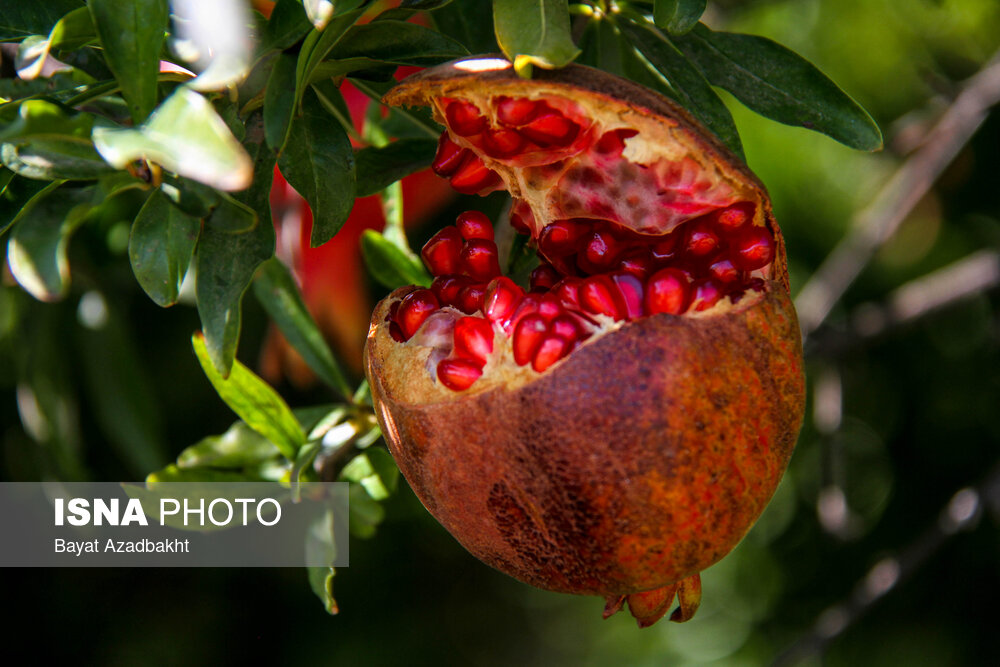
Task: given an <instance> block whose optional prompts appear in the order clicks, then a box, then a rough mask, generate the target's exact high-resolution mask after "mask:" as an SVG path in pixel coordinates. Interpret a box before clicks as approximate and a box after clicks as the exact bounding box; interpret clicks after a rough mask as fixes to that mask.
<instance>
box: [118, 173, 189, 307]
mask: <svg viewBox="0 0 1000 667" xmlns="http://www.w3.org/2000/svg"><path fill="white" fill-rule="evenodd" d="M200 232H201V223H200V222H199V221H198V219H197V218H195V217H192V216H190V215H187V214H185V213H184V212H183V211H181V210H180V209H179V208H177V207H176V206H174V205H173V204H171V203H170V200H169V199H167V197H166V195H164V194H163V193H162V192H160V191H159V190H157V191H154V192H153V193H152V194H151V195H150V196H149V199H147V200H146V203H145V204H144V205H143V207H142V209H140V210H139V214H138V215H137V216H136V218H135V222H134V223H133V224H132V232H131V234H130V235H129V240H128V256H129V261H130V262H131V263H132V272H133V273H134V274H135V277H136V280H138V281H139V285H140V286H141V287H142V289H143V291H145V292H146V294H148V295H149V298H150V299H152V300H153V302H154V303H156V305H158V306H161V307H163V308H166V307H167V306H172V305H173V304H175V303H176V302H177V295H178V294H179V293H180V288H181V283H182V282H184V276H185V275H187V270H188V265H189V264H190V263H191V257H192V256H193V255H194V248H195V245H196V244H197V243H198V235H199V233H200Z"/></svg>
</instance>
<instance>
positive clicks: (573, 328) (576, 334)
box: [549, 314, 580, 342]
mask: <svg viewBox="0 0 1000 667" xmlns="http://www.w3.org/2000/svg"><path fill="white" fill-rule="evenodd" d="M549 333H550V334H555V335H556V336H559V337H560V338H565V339H566V340H567V341H569V342H573V341H575V340H577V339H579V338H580V327H578V326H577V324H576V320H574V319H573V317H572V316H570V315H565V314H564V315H560V316H559V317H557V318H555V319H554V320H552V322H551V323H550V324H549Z"/></svg>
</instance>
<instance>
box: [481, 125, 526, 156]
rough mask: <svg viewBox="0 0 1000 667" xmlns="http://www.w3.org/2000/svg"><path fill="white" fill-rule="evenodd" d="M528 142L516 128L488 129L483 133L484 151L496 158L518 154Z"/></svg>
mask: <svg viewBox="0 0 1000 667" xmlns="http://www.w3.org/2000/svg"><path fill="white" fill-rule="evenodd" d="M527 143H528V142H527V141H526V140H525V138H524V137H522V136H521V135H520V134H518V133H517V131H515V130H505V129H504V130H487V131H486V133H484V134H483V152H484V153H486V154H487V155H489V156H490V157H494V158H500V159H502V158H508V157H511V156H512V155H517V154H518V153H520V152H521V151H522V150H524V147H525V145H526V144H527Z"/></svg>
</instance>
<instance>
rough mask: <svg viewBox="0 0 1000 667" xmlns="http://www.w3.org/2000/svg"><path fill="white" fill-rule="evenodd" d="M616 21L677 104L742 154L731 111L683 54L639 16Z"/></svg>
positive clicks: (738, 153)
mask: <svg viewBox="0 0 1000 667" xmlns="http://www.w3.org/2000/svg"><path fill="white" fill-rule="evenodd" d="M630 18H631V19H632V20H629V19H630ZM617 25H618V29H619V30H621V32H622V34H623V35H624V36H625V38H626V39H628V40H629V41H630V42H631V43H632V44H633V45H634V46H635V47H636V48H637V49H638V50H639V52H640V53H642V55H643V56H645V58H646V59H647V60H648V61H649V63H650V64H651V65H653V67H655V68H656V69H657V71H659V73H660V74H662V75H663V76H664V77H665V78H666V79H667V81H668V82H669V83H670V86H671V88H672V89H673V90H674V91H676V93H677V101H678V102H679V103H680V104H681V106H683V107H684V108H685V109H687V110H688V111H689V112H690V113H691V114H692V115H693V116H694V117H695V118H697V119H698V120H700V121H701V122H702V123H703V124H704V125H705V126H706V127H707V128H708V129H709V130H711V131H712V132H714V133H715V134H716V135H717V136H718V137H719V138H720V139H721V140H722V141H723V143H725V144H726V145H727V146H729V148H730V149H731V150H732V151H733V152H734V153H736V154H737V155H739V156H740V157H741V158H742V157H743V145H742V143H741V142H740V136H739V133H738V132H737V131H736V123H734V122H733V116H732V114H730V113H729V109H727V108H726V105H725V104H724V103H723V102H722V100H721V99H719V96H718V95H716V93H715V91H714V90H712V86H711V85H709V83H708V81H706V80H705V77H703V76H702V75H701V72H699V71H698V70H697V69H696V68H695V67H694V65H692V64H691V62H690V61H689V60H688V59H687V57H685V55H684V54H683V53H681V52H680V51H679V50H678V49H677V47H676V46H674V45H673V44H672V43H671V42H670V41H669V40H667V39H666V38H665V37H664V36H663V34H662V33H660V31H659V30H657V29H656V26H654V25H652V24H651V23H649V22H648V21H646V20H645V19H644V18H642V17H641V16H636V15H631V16H627V17H625V19H624V20H622V21H619V22H617Z"/></svg>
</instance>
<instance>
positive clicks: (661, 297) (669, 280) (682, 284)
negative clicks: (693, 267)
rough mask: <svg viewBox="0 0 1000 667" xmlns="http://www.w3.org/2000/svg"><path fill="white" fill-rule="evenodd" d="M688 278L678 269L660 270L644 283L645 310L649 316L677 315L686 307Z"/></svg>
mask: <svg viewBox="0 0 1000 667" xmlns="http://www.w3.org/2000/svg"><path fill="white" fill-rule="evenodd" d="M687 297H688V277H687V275H686V274H685V273H684V272H683V271H681V270H680V269H660V270H659V271H657V272H656V273H654V274H653V276H652V277H651V278H650V279H649V282H648V283H646V310H647V311H648V312H649V314H650V315H655V314H657V313H667V314H670V315H678V314H680V313H682V312H684V309H685V308H686V307H687Z"/></svg>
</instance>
